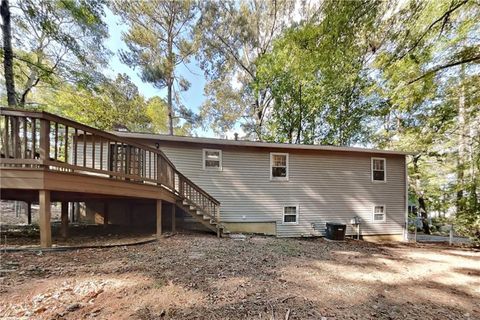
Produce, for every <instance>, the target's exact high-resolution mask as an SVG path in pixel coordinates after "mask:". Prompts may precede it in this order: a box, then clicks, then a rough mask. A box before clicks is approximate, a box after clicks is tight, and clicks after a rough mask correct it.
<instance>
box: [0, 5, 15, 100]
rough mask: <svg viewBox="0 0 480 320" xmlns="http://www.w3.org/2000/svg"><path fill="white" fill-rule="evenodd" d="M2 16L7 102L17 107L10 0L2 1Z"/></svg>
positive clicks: (0, 9) (0, 10) (0, 8)
mask: <svg viewBox="0 0 480 320" xmlns="http://www.w3.org/2000/svg"><path fill="white" fill-rule="evenodd" d="M0 15H1V16H2V36H3V48H2V49H3V50H2V53H3V67H4V72H5V84H6V88H7V101H8V106H9V107H15V106H16V105H17V97H16V94H15V77H14V74H13V50H12V28H11V18H10V4H9V1H8V0H2V3H1V6H0Z"/></svg>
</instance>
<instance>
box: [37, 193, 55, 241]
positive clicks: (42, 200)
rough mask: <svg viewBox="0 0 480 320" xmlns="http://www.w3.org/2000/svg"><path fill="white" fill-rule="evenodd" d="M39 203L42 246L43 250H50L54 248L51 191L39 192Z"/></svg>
mask: <svg viewBox="0 0 480 320" xmlns="http://www.w3.org/2000/svg"><path fill="white" fill-rule="evenodd" d="M38 201H39V204H40V210H39V221H38V224H39V226H40V246H41V247H42V248H50V247H51V246H52V228H51V225H50V218H51V211H50V210H51V203H50V190H39V191H38Z"/></svg>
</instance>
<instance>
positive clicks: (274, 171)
mask: <svg viewBox="0 0 480 320" xmlns="http://www.w3.org/2000/svg"><path fill="white" fill-rule="evenodd" d="M270 180H280V181H288V153H270Z"/></svg>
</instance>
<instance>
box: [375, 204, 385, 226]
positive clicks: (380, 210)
mask: <svg viewBox="0 0 480 320" xmlns="http://www.w3.org/2000/svg"><path fill="white" fill-rule="evenodd" d="M385 221H387V212H386V209H385V205H375V206H374V207H373V222H385Z"/></svg>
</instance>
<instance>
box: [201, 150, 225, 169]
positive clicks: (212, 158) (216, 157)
mask: <svg viewBox="0 0 480 320" xmlns="http://www.w3.org/2000/svg"><path fill="white" fill-rule="evenodd" d="M203 169H204V170H217V171H221V170H222V150H213V149H203Z"/></svg>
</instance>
